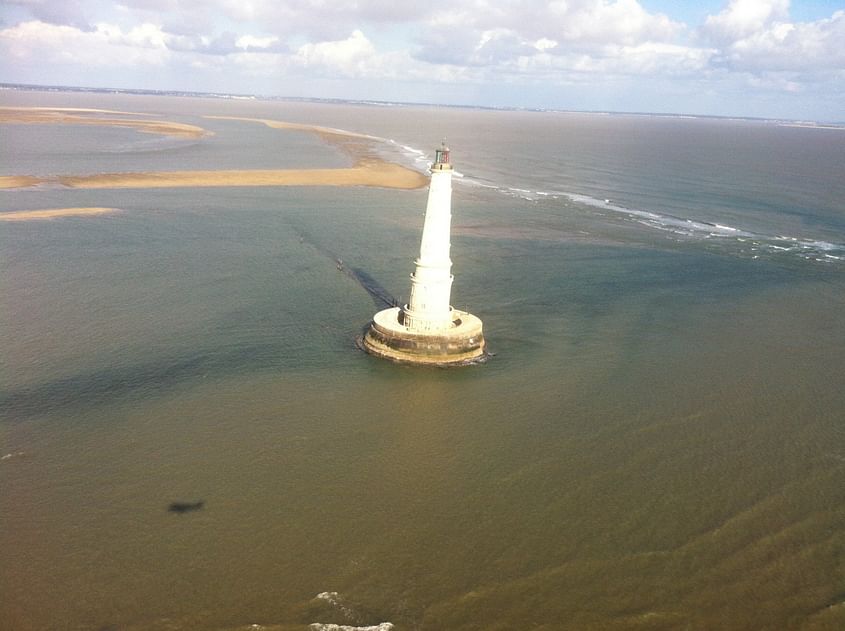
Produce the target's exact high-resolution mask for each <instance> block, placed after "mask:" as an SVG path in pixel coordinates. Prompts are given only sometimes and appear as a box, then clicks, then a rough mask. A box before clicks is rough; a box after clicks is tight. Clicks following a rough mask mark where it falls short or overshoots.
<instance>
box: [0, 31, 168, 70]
mask: <svg viewBox="0 0 845 631" xmlns="http://www.w3.org/2000/svg"><path fill="white" fill-rule="evenodd" d="M0 53H2V55H3V56H5V57H6V58H7V59H17V60H21V61H27V62H31V61H33V60H37V61H38V62H39V63H45V64H50V63H52V64H60V65H73V66H78V67H81V68H87V67H134V66H138V65H163V64H164V63H166V62H167V61H168V59H169V58H170V51H169V50H168V49H167V48H166V46H165V45H164V34H163V33H162V32H161V31H160V30H159V29H157V27H155V26H153V25H151V24H142V25H139V26H138V27H136V28H134V29H132V30H130V31H128V32H123V31H122V30H121V29H120V28H119V27H117V26H114V25H110V24H98V25H96V27H95V28H94V30H92V31H83V30H80V29H78V28H75V27H72V26H60V25H55V24H48V23H45V22H39V21H30V22H23V23H21V24H18V25H16V26H13V27H10V28H6V29H3V30H2V31H0Z"/></svg>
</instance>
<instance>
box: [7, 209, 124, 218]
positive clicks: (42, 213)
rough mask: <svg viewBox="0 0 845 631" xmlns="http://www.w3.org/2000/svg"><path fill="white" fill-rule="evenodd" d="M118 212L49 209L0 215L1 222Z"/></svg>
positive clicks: (17, 211)
mask: <svg viewBox="0 0 845 631" xmlns="http://www.w3.org/2000/svg"><path fill="white" fill-rule="evenodd" d="M114 212H118V211H117V208H48V209H45V210H16V211H14V212H10V213H0V221H31V220H35V219H55V218H56V217H85V216H87V215H104V214H106V213H114Z"/></svg>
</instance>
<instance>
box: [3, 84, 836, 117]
mask: <svg viewBox="0 0 845 631" xmlns="http://www.w3.org/2000/svg"><path fill="white" fill-rule="evenodd" d="M8 89H11V90H21V89H24V90H32V91H39V92H93V93H117V94H136V95H147V96H180V97H188V98H196V97H205V98H218V99H237V100H262V101H298V102H310V103H336V104H338V103H343V104H353V105H354V104H359V105H376V106H389V107H393V106H399V107H442V108H454V109H475V110H491V111H501V112H538V113H542V112H550V113H558V114H600V115H606V116H612V115H616V116H650V117H664V118H696V119H715V120H745V121H759V122H769V123H794V124H799V125H802V126H806V127H815V126H819V127H824V126H827V127H837V128H839V127H845V121H818V120H811V119H800V118H773V117H762V116H741V115H724V114H721V115H720V114H690V113H682V112H641V111H625V110H573V109H559V108H553V107H522V106H517V105H468V104H454V103H432V102H424V101H385V100H379V99H348V98H342V97H309V96H278V95H268V94H245V93H237V92H200V91H195V90H161V89H151V88H117V87H95V86H77V85H45V84H38V83H7V82H2V81H0V90H8Z"/></svg>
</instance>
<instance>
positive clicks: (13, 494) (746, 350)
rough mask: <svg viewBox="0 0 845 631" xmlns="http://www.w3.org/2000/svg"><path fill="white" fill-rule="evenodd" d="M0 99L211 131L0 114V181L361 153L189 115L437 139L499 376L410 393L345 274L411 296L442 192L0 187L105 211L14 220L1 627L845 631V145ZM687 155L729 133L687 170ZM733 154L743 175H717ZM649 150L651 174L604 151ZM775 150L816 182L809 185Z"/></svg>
mask: <svg viewBox="0 0 845 631" xmlns="http://www.w3.org/2000/svg"><path fill="white" fill-rule="evenodd" d="M2 101H3V104H15V105H16V104H25V105H51V106H68V107H102V108H108V109H122V110H126V111H137V112H150V113H155V114H159V115H162V116H163V117H164V118H166V119H168V120H179V121H181V122H189V123H192V124H198V125H202V126H206V127H208V128H210V129H214V131H216V132H217V135H216V136H214V137H212V138H210V139H208V140H205V141H190V142H176V141H168V140H162V139H156V138H152V139H151V138H148V137H146V135H139V134H136V133H134V132H132V131H131V130H120V129H97V128H90V127H85V128H82V127H77V128H74V127H73V126H60V127H37V126H26V127H15V126H11V125H5V126H2V125H0V156H2V161H0V172H2V173H3V174H13V173H35V172H39V173H52V174H56V173H83V172H99V171H111V170H127V171H129V170H143V169H152V168H157V167H155V166H154V165H156V164H164V165H166V167H167V168H173V169H176V168H216V167H215V165H217V166H219V168H237V167H238V166H239V165H242V166H243V168H271V167H289V166H298V165H303V164H304V165H307V166H340V165H344V164H348V162H349V158H348V157H347V156H344V155H343V154H341V153H339V152H338V151H337V150H335V149H333V148H332V147H329V146H327V145H325V144H322V143H321V141H320V139H319V138H317V137H311V136H309V135H307V134H302V133H291V132H283V131H280V130H271V129H268V128H264V127H260V126H257V125H254V126H253V125H250V124H248V123H243V122H235V121H220V120H214V121H211V120H209V119H203V118H201V117H200V115H201V114H205V113H209V114H229V115H236V116H247V117H250V116H251V117H266V118H276V119H280V120H294V121H301V122H314V123H318V124H325V125H330V126H333V127H339V128H344V129H352V130H355V131H363V132H367V133H371V134H373V135H376V136H381V137H385V138H389V139H394V140H395V143H398V147H399V148H397V144H394V145H390V144H388V143H385V144H384V146H382V147H381V149H380V150H382V151H384V152H385V153H386V154H390V155H394V156H400V158H401V156H402V155H404V156H405V158H406V159H408V160H411V159H412V158H413V154H412V152H411V153H409V152H408V151H405V152H404V154H403V152H402V150H401V146H402V145H406V146H407V147H406V149H409V148H411V147H421V148H422V149H426V148H427V147H428V145H426V144H424V141H426V139H428V140H427V141H428V144H429V145H431V147H435V146H437V145H438V144H439V141H440V139H441V137H442V135H443V128H446V131H447V132H448V138H449V142H450V143H451V146H452V150H453V160H454V163H455V165H456V168H457V169H458V171H459V172H462V173H464V174H465V178H464V180H466V181H459V180H460V178H458V179H456V182H455V193H454V197H453V215H454V218H453V225H454V229H453V239H452V256H453V261H454V273H455V282H454V286H453V303H454V305H455V306H456V307H458V308H468V309H469V310H470V311H472V312H473V313H475V314H477V315H478V316H479V317H481V318H482V319H483V321H484V325H485V335H486V337H487V339H488V343H489V345H490V350H491V351H492V352H493V353H494V356H493V357H492V358H491V360H490V361H489V362H488V363H486V364H484V365H482V366H473V367H467V368H462V369H449V370H444V369H429V368H413V367H407V366H397V365H393V364H391V363H388V362H384V361H381V360H378V359H375V358H373V357H370V356H368V355H365V354H363V353H362V352H361V351H359V350H358V349H357V348H356V346H355V337H356V336H357V335H359V334H360V332H361V330H362V329H363V327H364V326H365V325H366V324H367V322H368V321H369V318H370V317H371V316H372V314H373V313H374V312H375V311H376V310H377V309H379V308H380V306H379V305H377V304H376V303H375V302H374V301H373V300H372V299H371V297H370V296H369V295H368V293H367V292H366V291H365V290H364V289H363V288H362V287H361V286H360V285H358V284H357V283H356V282H355V281H354V280H353V279H352V278H350V276H349V275H347V274H344V273H342V272H340V271H338V269H337V266H336V261H335V259H336V258H341V259H342V260H343V262H344V266H346V267H354V268H356V269H360V270H362V271H364V272H366V273H367V274H368V275H369V276H371V277H372V278H373V279H375V281H376V282H378V283H379V284H380V285H382V286H383V287H384V288H385V289H386V290H387V291H389V292H390V293H392V294H394V295H395V296H397V297H401V296H403V294H404V295H405V296H406V297H407V292H408V288H409V286H410V285H409V279H408V274H409V273H410V272H411V271H412V270H413V259H414V257H415V256H416V253H417V252H416V251H417V249H418V247H419V233H420V228H421V225H422V213H423V211H424V208H425V201H426V191H425V190H418V191H393V190H382V189H363V188H351V189H341V188H337V189H335V188H318V187H313V188H231V189H171V190H166V189H164V190H157V189H147V190H135V191H131V190H124V191H107V190H101V191H95V190H88V191H84V190H65V189H58V188H52V189H51V188H41V189H35V190H23V189H22V190H6V191H0V211H11V210H22V209H36V208H56V207H76V206H80V207H82V206H109V207H115V208H118V209H120V212H117V213H114V214H110V215H101V216H91V217H77V218H65V219H55V220H50V221H27V222H0V291H2V293H0V457H2V460H0V628H4V629H6V628H8V629H13V630H21V631H28V630H41V629H68V630H87V629H91V630H100V629H121V630H133V631H134V630H141V629H153V630H155V629H162V630H163V629H168V630H169V629H225V630H230V629H246V628H250V627H249V625H261V627H262V628H268V629H277V630H278V629H308V625H309V624H312V623H323V624H330V623H335V624H345V625H351V626H359V627H360V626H368V625H377V624H379V623H384V622H390V623H392V624H393V625H395V629H397V630H429V629H431V630H464V629H465V630H470V629H484V630H493V629H515V630H523V629H549V630H551V629H579V630H580V629H839V628H842V627H843V625H845V387H844V386H845V383H843V375H845V260H843V259H842V258H839V257H840V255H841V254H842V253H843V249H842V244H843V243H845V229H843V222H845V218H843V215H845V211H843V207H842V202H841V198H838V195H839V190H840V189H841V187H842V179H841V178H840V175H842V174H841V172H840V169H841V168H842V164H841V163H840V164H839V167H837V166H836V165H835V164H834V165H831V164H830V163H829V158H830V157H831V156H839V155H841V154H842V153H843V152H845V133H843V132H841V131H835V130H834V131H831V130H828V131H824V130H797V131H795V130H784V129H781V128H772V129H771V130H770V131H771V133H770V134H767V133H766V132H765V129H764V128H758V127H757V126H755V125H754V124H752V123H749V124H748V125H749V127H744V126H740V127H739V131H738V132H735V133H734V132H728V131H725V130H724V129H723V128H722V127H719V124H720V122H718V121H715V122H714V121H707V125H709V126H711V127H713V128H715V129H717V130H721V131H722V133H723V136H721V137H720V136H719V135H718V134H713V133H711V132H710V129H711V128H710V127H707V128H706V129H705V128H700V127H695V125H696V122H695V121H690V122H685V123H683V124H681V122H679V121H667V122H665V124H661V123H660V122H659V121H658V122H655V121H652V120H651V119H646V120H640V119H633V118H632V119H624V120H622V121H621V122H620V120H619V119H617V118H615V117H605V118H606V119H607V121H608V122H606V123H601V121H599V122H590V124H588V125H587V124H585V122H584V120H589V121H594V119H592V118H590V119H584V120H582V119H561V118H560V117H556V116H554V115H552V114H542V113H507V112H474V111H461V110H459V111H454V110H449V109H436V108H432V109H426V108H392V109H390V110H389V111H388V110H385V109H384V108H377V107H374V106H369V107H367V106H352V105H322V104H306V103H283V102H260V101H259V102H225V101H214V100H201V99H176V98H165V97H129V96H120V95H79V94H74V95H71V94H66V95H62V94H27V93H5V94H3V95H2ZM721 124H723V125H737V124H738V123H736V122H722V123H721ZM474 125H475V127H474ZM602 125H604V126H602ZM661 125H663V126H661ZM685 125H687V126H685ZM608 126H609V127H608ZM652 127H653V128H654V129H655V130H656V131H655V132H654V134H653V135H650V132H649V129H651V128H652ZM561 129H563V130H564V131H565V132H566V133H565V134H564V133H563V132H562V131H561ZM766 129H768V128H766ZM491 130H492V131H491ZM626 130H627V131H626ZM673 130H674V131H673ZM493 131H495V132H496V133H492V132H493ZM808 131H812V132H818V134H817V135H816V136H813V135H811V134H810V135H808V134H807V132H808ZM403 132H404V133H406V134H407V135H406V136H403ZM623 132H624V133H623ZM579 133H580V134H581V135H579ZM672 133H675V134H676V135H677V136H678V137H679V138H682V139H683V140H684V143H686V144H687V145H688V144H689V143H688V138H689V136H690V135H693V136H695V135H696V134H699V135H700V136H701V137H702V138H710V139H712V142H711V145H709V146H704V147H702V148H701V149H700V151H698V152H695V150H694V148H693V149H690V151H691V152H692V153H691V154H690V155H689V156H688V161H689V162H688V167H689V168H688V170H687V171H686V178H687V179H686V180H684V178H683V177H681V176H680V175H679V171H680V170H682V167H683V164H684V163H683V161H680V160H679V157H678V153H677V152H680V149H678V145H677V144H673V142H672V137H673V136H672V135H671V134H672ZM737 134H739V135H740V136H742V135H743V134H745V137H747V142H745V143H743V144H742V145H741V147H742V151H743V152H745V153H744V154H743V155H745V154H753V153H754V151H755V150H757V151H758V152H759V155H760V159H759V160H758V161H754V160H753V159H751V158H747V157H746V158H744V159H743V161H742V164H743V165H744V167H743V168H746V170H747V172H748V177H743V176H742V174H735V180H736V181H734V182H725V178H724V172H723V164H724V163H720V164H721V165H722V166H720V165H719V164H717V165H715V166H713V167H712V171H711V172H702V170H701V168H700V165H701V164H712V163H713V161H716V160H717V158H718V156H719V155H720V154H719V151H720V150H721V149H720V147H723V146H724V144H723V143H721V141H720V140H719V138H735V137H736V136H737ZM836 134H838V135H836ZM758 136H759V138H762V139H763V140H760V141H759V143H758V144H755V143H756V142H758V141H757V140H755V138H757V137H758ZM11 138H14V140H15V144H14V146H15V147H19V148H20V147H26V150H25V151H24V150H23V149H15V150H14V151H13V150H11V149H9V147H11V146H13V145H12V143H11V141H10V140H8V139H11ZM590 138H600V139H602V141H601V142H596V143H595V144H591V142H590ZM637 138H638V139H639V140H636V139H637ZM614 139H616V140H615V142H616V144H614ZM77 140H78V142H79V143H81V146H83V147H84V148H85V150H84V151H82V152H80V153H79V154H78V155H77V154H76V153H74V150H73V148H74V146H75V143H76V142H77ZM764 141H765V142H764ZM702 142H704V140H702ZM725 142H727V141H725ZM638 143H639V144H638ZM573 144H574V145H576V146H580V147H583V151H582V153H581V154H580V155H581V156H582V160H581V163H580V164H577V165H576V164H575V163H576V162H577V161H575V160H574V159H573V158H572V157H571V155H570V154H569V153H568V151H569V150H570V149H571V147H572V146H573ZM663 146H667V147H674V149H673V151H675V152H676V153H672V154H671V155H669V156H668V157H667V158H666V160H667V163H666V165H665V168H663V167H660V165H655V164H654V163H653V162H652V163H650V164H645V163H644V161H642V160H639V159H634V158H632V159H631V160H630V161H625V160H620V158H619V147H627V149H626V151H627V152H628V154H629V155H631V156H639V155H645V154H647V153H648V152H649V151H651V152H652V153H653V154H654V155H657V154H661V155H662V154H663V153H664V152H663V151H658V149H657V148H659V147H663ZM772 146H776V147H779V148H781V149H783V151H784V154H783V155H784V156H787V157H784V158H783V160H787V159H794V160H795V161H796V164H798V163H800V164H804V165H807V164H810V165H812V164H814V162H813V160H817V161H818V163H819V164H823V165H826V166H825V167H824V169H827V171H825V170H824V169H822V168H819V169H816V170H815V171H813V173H814V174H815V176H816V180H814V181H812V182H808V181H807V180H806V179H805V178H800V182H799V183H796V184H795V185H794V186H793V185H791V184H789V182H787V181H785V180H784V179H783V178H779V177H777V172H776V170H774V171H773V170H772V169H774V167H771V168H770V167H765V168H764V166H765V165H766V164H767V161H771V151H772ZM555 147H557V149H555ZM649 147H651V149H649ZM655 147H657V148H655ZM793 147H794V148H800V149H801V151H802V152H803V153H802V154H800V155H799V153H795V152H793V151H792V150H791V149H790V150H789V151H787V150H786V149H784V148H793ZM568 148H569V149H568ZM755 148H756V149H755ZM462 152H464V153H465V154H466V156H467V160H466V162H465V164H466V168H464V167H462V162H461V153H462ZM556 152H559V154H560V155H561V156H566V158H565V159H564V158H561V160H562V161H563V162H555V160H556V158H555V156H556V155H558V154H557V153H556ZM591 152H592V153H591ZM708 152H710V153H708ZM728 154H729V155H730V156H734V157H736V153H735V152H733V150H731V151H729V152H728ZM684 155H686V154H684ZM788 156H792V157H793V158H788ZM808 156H809V157H808ZM24 158H25V159H24ZM400 158H397V159H400ZM705 158H706V159H705ZM655 159H656V158H655ZM725 159H726V160H727V158H725ZM783 160H782V161H780V162H779V163H778V164H781V167H778V168H782V163H783ZM570 162H571V163H572V164H571V169H570V168H569V167H568V166H567V164H569V163H570ZM485 165H488V166H487V167H486V168H487V170H486V171H485ZM528 165H530V166H528ZM609 165H612V168H611V167H610V166H609ZM670 166H671V169H670ZM24 167H26V168H24ZM576 167H577V168H576ZM736 168H739V167H734V171H735V169H736ZM783 168H785V167H783ZM796 168H799V167H796ZM807 168H808V169H809V167H807ZM462 169H463V170H462ZM761 169H763V174H762V175H761V174H760V170H761ZM766 169H769V170H768V171H767V170H766ZM162 170H163V168H162ZM575 171H577V172H575ZM643 171H647V172H650V173H651V175H650V179H646V178H645V177H644V176H643ZM766 173H769V175H768V176H766ZM661 174H663V175H665V179H661V177H662V176H661ZM696 174H698V177H696V176H695V175H696ZM707 178H711V179H710V180H708V179H707ZM685 181H686V182H687V184H686V185H685V184H684V182H685ZM766 181H769V182H770V183H771V189H768V188H767V187H766V186H765V182H766ZM562 182H563V184H562ZM747 182H751V184H749V185H748V186H747V187H746V186H745V184H744V183H747ZM801 186H806V187H807V188H808V190H807V191H806V194H804V191H803V189H801ZM784 187H786V188H788V191H787V192H784V190H783V189H784ZM515 189H518V190H515ZM603 191H607V192H606V193H605V192H603ZM787 193H788V195H787ZM573 195H574V197H573ZM578 195H581V196H583V197H578ZM785 195H786V198H785ZM604 197H608V198H612V203H611V204H608V205H605V206H604V207H603V206H602V202H603V198H604ZM714 199H718V200H719V203H718V204H714V203H713V200H714ZM802 200H803V201H802ZM608 206H618V207H619V208H620V209H621V210H614V209H613V208H608ZM625 209H631V210H633V211H635V212H633V213H630V212H624V211H625ZM637 213H652V214H653V215H654V217H648V216H647V215H643V214H637ZM676 220H679V221H680V223H678V221H676ZM688 220H689V221H688ZM693 222H694V223H693ZM717 224H718V225H721V226H728V227H730V228H731V229H733V230H735V231H736V232H742V233H743V234H745V233H747V234H748V235H751V236H742V235H737V234H732V233H730V231H728V230H727V229H726V228H725V229H720V228H718V227H717ZM699 226H701V227H699ZM708 226H710V228H708ZM711 229H712V231H713V233H712V234H711V233H710V232H708V231H709V230H711ZM720 230H721V233H720ZM726 234H727V236H725V235H726ZM720 235H721V236H720ZM809 244H815V245H809ZM778 248H781V249H778ZM826 255H827V256H826ZM196 501H204V505H203V507H202V509H201V510H196V511H191V512H186V513H183V514H179V513H174V512H171V511H168V507H169V505H170V504H171V503H173V502H196ZM318 595H322V596H318Z"/></svg>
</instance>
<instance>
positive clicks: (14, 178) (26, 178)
mask: <svg viewBox="0 0 845 631" xmlns="http://www.w3.org/2000/svg"><path fill="white" fill-rule="evenodd" d="M38 184H41V179H40V178H37V177H35V176H32V175H0V188H26V187H28V186H36V185H38Z"/></svg>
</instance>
